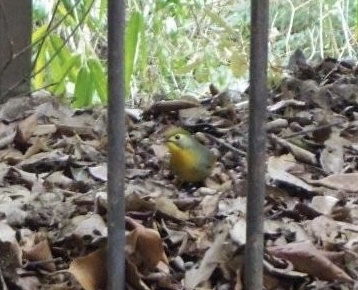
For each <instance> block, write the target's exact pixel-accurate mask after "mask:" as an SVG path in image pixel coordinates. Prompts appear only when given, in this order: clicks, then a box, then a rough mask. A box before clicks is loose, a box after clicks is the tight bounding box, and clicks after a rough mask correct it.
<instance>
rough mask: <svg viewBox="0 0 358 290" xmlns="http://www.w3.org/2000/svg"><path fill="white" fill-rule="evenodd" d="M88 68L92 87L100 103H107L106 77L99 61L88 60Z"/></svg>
mask: <svg viewBox="0 0 358 290" xmlns="http://www.w3.org/2000/svg"><path fill="white" fill-rule="evenodd" d="M87 63H88V68H89V71H90V74H91V78H92V80H93V86H94V89H95V90H96V92H97V94H98V96H99V98H100V100H101V102H102V103H106V102H107V75H106V72H105V70H104V69H103V65H102V63H101V62H100V60H99V59H94V58H92V59H89V60H88V62H87Z"/></svg>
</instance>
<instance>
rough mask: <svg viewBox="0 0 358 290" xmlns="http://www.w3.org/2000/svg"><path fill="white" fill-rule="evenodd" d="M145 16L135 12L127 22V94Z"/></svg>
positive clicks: (125, 49)
mask: <svg viewBox="0 0 358 290" xmlns="http://www.w3.org/2000/svg"><path fill="white" fill-rule="evenodd" d="M143 22H144V21H143V16H142V14H141V13H139V12H133V13H132V14H131V15H130V18H129V20H128V23H127V29H126V34H125V48H124V51H125V62H124V66H125V88H126V96H127V95H128V94H129V88H130V82H131V77H132V74H133V71H134V62H135V57H136V53H137V50H138V39H139V34H140V33H141V27H142V30H143V26H144V25H143Z"/></svg>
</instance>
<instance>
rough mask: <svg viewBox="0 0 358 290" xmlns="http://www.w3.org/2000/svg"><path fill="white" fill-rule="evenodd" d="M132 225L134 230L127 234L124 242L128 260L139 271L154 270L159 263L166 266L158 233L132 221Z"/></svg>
mask: <svg viewBox="0 0 358 290" xmlns="http://www.w3.org/2000/svg"><path fill="white" fill-rule="evenodd" d="M132 225H134V226H135V228H134V229H133V230H132V231H131V232H130V233H129V234H127V242H126V252H127V255H128V259H129V260H130V261H131V262H132V263H133V264H135V265H136V267H137V268H138V269H139V270H141V271H145V270H151V269H154V268H155V267H156V266H157V264H158V263H159V261H163V262H164V263H166V264H168V259H167V257H166V254H165V252H164V247H163V241H162V239H161V237H160V235H159V233H158V232H157V231H156V230H153V229H149V228H145V227H144V226H142V225H140V224H138V223H137V222H134V221H133V220H132Z"/></svg>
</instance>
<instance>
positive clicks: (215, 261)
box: [184, 227, 228, 290]
mask: <svg viewBox="0 0 358 290" xmlns="http://www.w3.org/2000/svg"><path fill="white" fill-rule="evenodd" d="M227 236H228V229H227V228H226V227H223V228H222V230H221V232H220V233H219V234H217V235H216V236H215V241H214V243H213V244H212V246H211V247H210V248H209V249H208V250H207V251H206V252H205V255H204V257H203V258H202V260H201V261H200V264H199V266H198V267H195V266H194V267H193V268H191V269H190V270H188V271H187V272H186V273H185V280H184V285H185V286H184V287H185V289H187V290H191V289H198V288H196V287H197V286H198V285H199V284H200V283H202V282H205V281H207V280H208V279H209V278H210V276H211V274H212V273H213V271H214V270H215V269H216V267H218V265H219V263H222V262H224V260H223V252H224V248H225V247H226V245H225V241H226V239H227Z"/></svg>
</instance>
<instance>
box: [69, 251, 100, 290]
mask: <svg viewBox="0 0 358 290" xmlns="http://www.w3.org/2000/svg"><path fill="white" fill-rule="evenodd" d="M68 271H69V272H70V273H71V274H72V275H73V276H75V277H76V279H77V281H78V282H79V283H80V284H81V286H82V287H83V288H84V289H85V290H98V289H106V281H107V269H106V250H105V249H103V248H100V249H98V250H96V251H94V252H92V253H90V254H88V255H87V256H84V257H80V258H76V259H74V260H73V261H72V262H71V264H70V267H69V269H68Z"/></svg>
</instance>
